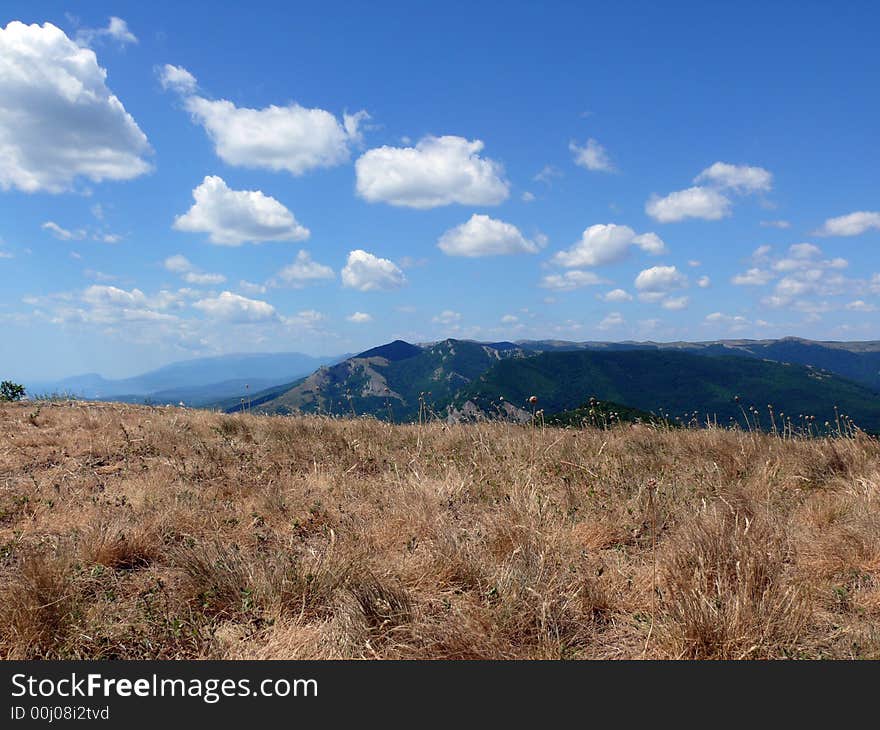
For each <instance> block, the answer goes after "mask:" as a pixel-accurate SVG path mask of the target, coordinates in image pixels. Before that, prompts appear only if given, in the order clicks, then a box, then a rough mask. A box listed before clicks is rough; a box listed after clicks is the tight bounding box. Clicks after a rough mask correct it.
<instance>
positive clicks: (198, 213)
mask: <svg viewBox="0 0 880 730" xmlns="http://www.w3.org/2000/svg"><path fill="white" fill-rule="evenodd" d="M193 198H195V201H196V202H195V204H194V205H193V206H192V207H191V208H190V209H189V211H187V212H186V213H184V214H183V215H180V216H177V218H175V219H174V228H176V229H177V230H179V231H187V232H189V233H207V234H209V240H210V241H211V243H216V244H218V245H221V246H240V245H241V244H242V243H245V242H246V241H250V242H253V243H259V242H261V241H304V240H305V239H307V238H308V237H309V235H310V233H309V229H308V228H305V227H304V226H301V225H300V224H299V223H298V222H297V220H296V218H294V216H293V213H291V212H290V211H289V210H288V209H287V208H285V207H284V206H283V205H282V204H281V203H279V202H278V201H277V200H275V198H272V197H270V196H268V195H265V194H264V193H263V192H262V191H260V190H232V189H230V188H229V187H228V186H227V185H226V182H225V181H224V180H223V179H222V178H220V177H217V176H216V175H209V176H207V177H206V178H205V179H204V180H203V181H202V183H201V184H200V185H199V186H198V187H197V188H195V189H194V190H193Z"/></svg>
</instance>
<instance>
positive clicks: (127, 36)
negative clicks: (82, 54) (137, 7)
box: [76, 16, 138, 46]
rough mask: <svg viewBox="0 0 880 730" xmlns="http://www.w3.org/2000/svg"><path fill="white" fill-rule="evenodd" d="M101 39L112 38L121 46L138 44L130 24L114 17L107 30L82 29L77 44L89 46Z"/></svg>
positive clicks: (78, 34)
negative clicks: (129, 26)
mask: <svg viewBox="0 0 880 730" xmlns="http://www.w3.org/2000/svg"><path fill="white" fill-rule="evenodd" d="M99 38H112V39H113V40H114V41H116V42H117V43H119V44H120V45H123V46H124V45H126V44H128V43H137V42H138V39H137V36H136V35H135V34H134V33H132V32H131V31H130V30H129V29H128V23H126V22H125V21H124V20H123V19H122V18H117V17H116V16H112V17H111V18H110V20H109V21H108V22H107V27H106V28H81V29H80V30H78V31H77V32H76V40H77V43H80V44H82V45H86V46H89V45H91V44H92V43H94V42H95V41H96V40H98V39H99Z"/></svg>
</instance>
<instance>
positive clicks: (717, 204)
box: [645, 186, 731, 223]
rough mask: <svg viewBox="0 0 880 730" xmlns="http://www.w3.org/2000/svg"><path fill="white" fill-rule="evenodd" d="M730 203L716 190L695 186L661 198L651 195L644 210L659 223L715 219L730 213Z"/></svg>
mask: <svg viewBox="0 0 880 730" xmlns="http://www.w3.org/2000/svg"><path fill="white" fill-rule="evenodd" d="M730 205H731V203H730V199H729V198H727V197H725V196H724V195H722V194H721V193H719V192H718V191H717V190H713V189H712V188H706V187H699V186H695V187H692V188H688V189H687V190H679V191H678V192H675V193H670V194H669V195H667V196H666V197H663V198H661V197H659V196H657V195H652V196H651V198H650V199H649V200H648V202H647V204H646V205H645V212H646V213H647V214H648V215H649V216H651V217H652V218H653V219H654V220H656V221H659V222H660V223H674V222H676V221H682V220H684V219H685V218H702V219H703V220H709V221H717V220H720V219H721V218H724V217H726V216H728V215H730Z"/></svg>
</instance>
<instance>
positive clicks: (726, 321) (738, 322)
mask: <svg viewBox="0 0 880 730" xmlns="http://www.w3.org/2000/svg"><path fill="white" fill-rule="evenodd" d="M705 322H706V324H709V325H716V326H719V325H720V326H723V327H726V328H727V329H729V330H730V331H731V332H738V331H740V330H743V329H745V328H746V327H747V326H748V325H749V324H751V323H750V322H749V320H748V319H746V318H745V317H743V316H742V315H741V314H725V313H724V312H712V313H711V314H707V315H706V319H705ZM763 324H765V325H766V322H763Z"/></svg>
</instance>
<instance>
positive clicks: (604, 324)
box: [599, 312, 626, 330]
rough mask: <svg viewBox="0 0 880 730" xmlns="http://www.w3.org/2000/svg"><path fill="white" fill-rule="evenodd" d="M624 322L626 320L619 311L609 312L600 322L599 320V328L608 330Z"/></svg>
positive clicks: (620, 325)
mask: <svg viewBox="0 0 880 730" xmlns="http://www.w3.org/2000/svg"><path fill="white" fill-rule="evenodd" d="M624 324H626V320H625V319H624V318H623V315H622V314H621V313H620V312H611V313H610V314H608V315H607V316H606V317H605V318H604V319H603V320H602V321H601V322H599V329H600V330H610V329H614V328H615V327H622V326H623V325H624Z"/></svg>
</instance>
